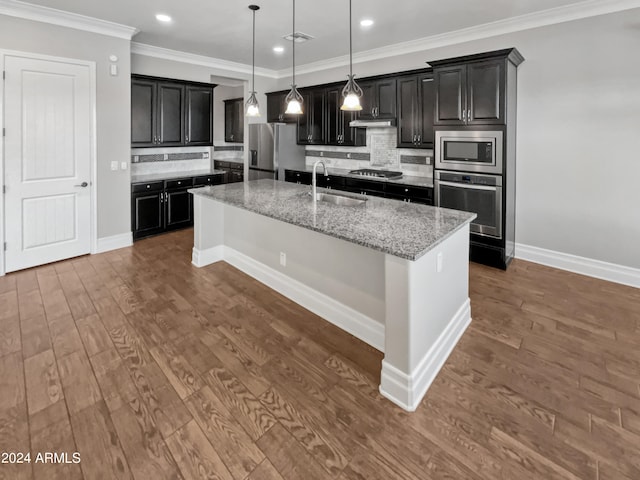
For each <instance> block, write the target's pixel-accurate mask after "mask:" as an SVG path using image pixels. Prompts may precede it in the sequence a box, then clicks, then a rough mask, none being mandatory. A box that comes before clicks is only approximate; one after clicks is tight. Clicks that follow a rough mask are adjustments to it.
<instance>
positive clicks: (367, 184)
mask: <svg viewBox="0 0 640 480" xmlns="http://www.w3.org/2000/svg"><path fill="white" fill-rule="evenodd" d="M284 180H285V182H292V183H300V184H303V185H311V181H312V174H311V172H306V171H300V170H285V171H284ZM316 181H317V185H318V187H324V188H330V189H333V190H342V191H345V192H351V193H357V194H359V195H372V196H375V197H385V198H390V199H392V200H402V201H404V202H409V203H421V204H424V205H433V188H432V187H419V186H417V185H408V184H403V183H395V182H393V183H391V182H385V181H377V180H369V179H365V178H355V177H353V176H344V175H327V176H325V175H321V174H318V175H317V177H316Z"/></svg>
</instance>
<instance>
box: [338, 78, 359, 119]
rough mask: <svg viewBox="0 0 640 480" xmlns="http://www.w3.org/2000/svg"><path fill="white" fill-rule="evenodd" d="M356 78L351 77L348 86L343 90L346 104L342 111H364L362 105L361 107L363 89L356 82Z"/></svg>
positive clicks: (341, 108)
mask: <svg viewBox="0 0 640 480" xmlns="http://www.w3.org/2000/svg"><path fill="white" fill-rule="evenodd" d="M354 76H355V75H349V81H347V84H346V85H345V86H344V88H343V89H342V96H343V97H344V102H343V103H342V106H341V107H340V110H345V111H347V112H359V111H360V110H362V105H360V97H362V89H361V88H360V85H358V84H357V83H356V81H355V80H354V78H353V77H354Z"/></svg>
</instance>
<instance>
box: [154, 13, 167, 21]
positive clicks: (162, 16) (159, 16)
mask: <svg viewBox="0 0 640 480" xmlns="http://www.w3.org/2000/svg"><path fill="white" fill-rule="evenodd" d="M156 20H158V21H159V22H163V23H169V22H170V21H171V17H170V16H169V15H167V14H165V13H158V14H157V15H156Z"/></svg>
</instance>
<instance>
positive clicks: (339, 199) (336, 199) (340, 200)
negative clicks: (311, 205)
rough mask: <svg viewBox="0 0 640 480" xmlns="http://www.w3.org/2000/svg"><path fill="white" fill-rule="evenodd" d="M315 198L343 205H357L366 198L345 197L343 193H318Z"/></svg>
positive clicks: (361, 203) (362, 202) (319, 200)
mask: <svg viewBox="0 0 640 480" xmlns="http://www.w3.org/2000/svg"><path fill="white" fill-rule="evenodd" d="M316 200H317V201H318V202H326V203H332V204H334V205H341V206H343V207H357V206H358V205H363V204H364V203H365V202H366V201H367V200H368V199H367V198H354V197H347V196H345V195H336V194H333V193H318V194H317V196H316Z"/></svg>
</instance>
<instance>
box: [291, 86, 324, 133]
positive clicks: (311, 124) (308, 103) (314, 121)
mask: <svg viewBox="0 0 640 480" xmlns="http://www.w3.org/2000/svg"><path fill="white" fill-rule="evenodd" d="M300 95H302V111H303V113H302V115H298V144H299V145H323V144H325V141H326V138H325V135H326V126H325V104H326V95H325V90H324V88H311V89H304V90H300Z"/></svg>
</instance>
